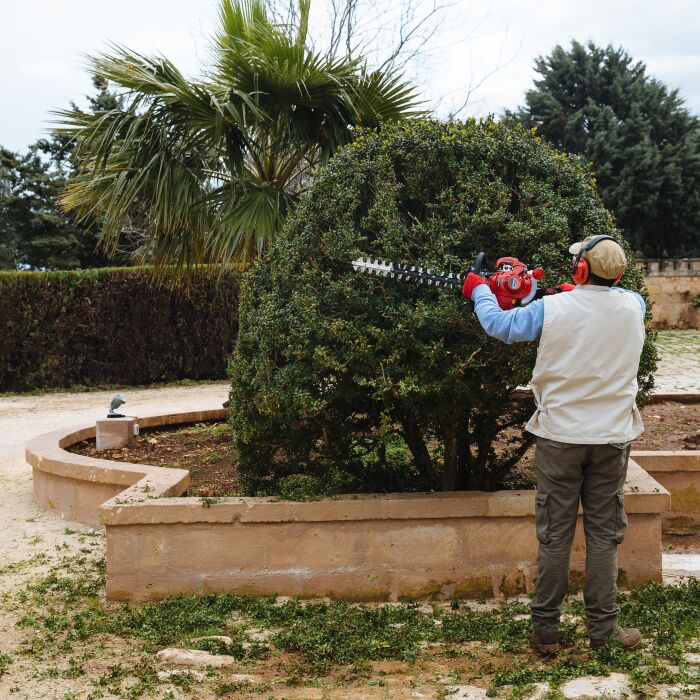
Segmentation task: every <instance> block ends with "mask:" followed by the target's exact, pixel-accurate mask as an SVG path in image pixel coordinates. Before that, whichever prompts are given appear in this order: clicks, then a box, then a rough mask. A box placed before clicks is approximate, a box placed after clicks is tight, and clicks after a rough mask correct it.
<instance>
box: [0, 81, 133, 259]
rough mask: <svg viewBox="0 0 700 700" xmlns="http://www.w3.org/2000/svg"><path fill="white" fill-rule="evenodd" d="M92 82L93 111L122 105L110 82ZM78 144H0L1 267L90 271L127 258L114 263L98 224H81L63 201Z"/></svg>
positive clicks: (54, 140)
mask: <svg viewBox="0 0 700 700" xmlns="http://www.w3.org/2000/svg"><path fill="white" fill-rule="evenodd" d="M93 84H94V86H95V88H96V89H97V91H98V92H97V95H95V96H89V97H88V101H89V104H90V108H91V110H92V112H93V113H94V114H98V113H99V112H101V111H104V110H107V109H116V108H117V107H118V106H119V104H120V103H119V99H118V98H117V97H116V96H115V95H114V94H113V93H111V92H109V90H108V87H107V83H106V82H105V81H103V80H100V79H98V78H95V79H94V80H93ZM73 109H74V110H77V111H79V112H80V110H79V109H78V107H77V106H75V105H73ZM81 113H82V112H81ZM74 145H75V144H74V142H73V141H72V140H71V139H70V138H68V137H65V136H52V137H51V138H49V139H40V140H39V141H37V142H36V143H35V144H34V145H33V146H31V147H30V148H29V149H28V151H27V152H26V153H23V154H19V153H13V152H12V151H9V150H7V149H4V148H0V269H9V270H15V269H17V267H18V266H19V265H22V266H29V267H31V268H34V269H41V268H48V269H52V270H71V269H76V268H83V269H85V268H91V267H102V266H105V265H108V264H111V265H114V264H115V262H117V261H119V260H121V259H122V257H125V256H122V254H121V253H120V254H119V255H118V256H117V257H116V258H115V259H113V260H111V261H110V260H109V259H108V258H107V256H106V255H104V254H103V253H101V252H99V251H98V250H97V230H95V227H92V228H89V227H88V226H86V225H84V224H79V223H77V222H76V221H75V220H74V219H73V217H72V216H70V215H69V214H67V213H66V212H65V211H64V210H63V209H62V208H61V207H60V206H59V204H58V199H59V196H60V194H61V193H62V191H63V190H64V188H65V186H66V178H67V177H68V176H69V174H70V169H71V168H70V155H71V153H72V151H73V149H74ZM122 238H124V237H123V236H122Z"/></svg>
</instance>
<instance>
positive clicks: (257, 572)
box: [26, 409, 670, 602]
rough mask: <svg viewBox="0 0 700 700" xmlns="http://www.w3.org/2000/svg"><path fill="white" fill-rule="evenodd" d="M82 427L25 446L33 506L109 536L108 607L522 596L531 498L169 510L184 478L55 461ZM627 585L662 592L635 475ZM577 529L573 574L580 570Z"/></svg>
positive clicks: (190, 503)
mask: <svg viewBox="0 0 700 700" xmlns="http://www.w3.org/2000/svg"><path fill="white" fill-rule="evenodd" d="M225 415H226V412H225V410H223V409H218V410H213V411H194V412H187V413H180V414H171V415H166V416H152V417H149V418H141V419H140V420H139V423H140V425H141V426H143V427H144V428H147V427H156V426H162V425H176V424H183V423H192V422H199V421H204V420H212V419H220V418H223V417H225ZM94 430H95V429H94V427H83V428H78V429H74V430H73V431H71V432H70V433H68V434H66V432H65V430H63V431H54V432H51V433H48V434H46V435H42V436H40V437H38V438H35V439H34V440H32V441H31V442H30V443H29V444H28V445H27V450H26V454H27V461H28V462H29V463H30V464H31V465H32V467H33V474H34V493H35V497H36V499H37V501H38V502H39V503H42V504H44V505H47V506H50V507H53V508H57V509H58V510H60V511H61V513H62V514H64V515H66V516H67V517H71V518H75V519H78V520H82V521H84V522H87V523H90V524H96V523H97V522H98V520H99V522H101V523H102V524H103V525H104V526H105V528H106V534H107V595H108V597H109V598H111V599H117V600H129V601H134V602H138V601H143V600H148V599H155V598H162V597H164V596H167V595H172V594H176V593H183V592H194V593H211V592H235V593H240V594H256V595H268V594H272V593H277V594H281V595H297V596H303V597H313V596H329V597H344V598H351V599H355V600H371V599H377V600H387V599H389V600H397V599H402V598H423V597H433V598H434V597H441V598H451V597H453V596H457V597H492V596H503V595H515V594H517V593H520V592H524V591H529V590H531V588H532V581H533V576H534V562H535V557H536V552H537V542H536V540H535V536H534V527H533V521H534V493H535V492H534V491H496V492H492V493H484V492H479V491H462V492H449V493H444V492H443V493H403V494H387V495H380V494H361V495H344V496H342V497H338V498H329V499H323V500H319V501H310V502H291V501H280V500H278V499H275V498H224V499H202V498H194V497H178V496H180V495H181V494H182V493H184V492H185V490H186V489H187V486H188V481H189V474H188V472H187V471H185V470H182V469H169V468H164V467H152V466H147V465H140V464H126V463H120V462H110V461H108V460H102V459H94V458H90V457H84V456H82V455H77V454H72V453H69V452H66V451H65V450H64V449H63V448H65V447H68V446H70V445H72V444H75V443H76V442H79V441H81V440H84V439H86V438H89V437H92V436H94ZM625 498H626V510H627V512H628V516H629V520H630V528H629V530H628V535H627V537H626V539H625V542H624V543H623V545H622V546H621V548H620V571H621V577H622V581H621V583H623V584H625V585H636V584H639V583H642V582H645V581H652V580H653V581H659V580H661V514H662V513H663V512H664V511H666V510H667V509H668V508H669V505H670V503H669V502H670V498H669V494H668V492H667V491H666V490H665V489H664V488H663V487H662V486H661V485H660V484H659V483H657V482H656V481H654V479H652V477H651V476H649V474H647V473H646V472H645V471H644V470H643V469H642V468H641V467H640V466H639V465H638V464H637V463H636V462H634V461H631V462H630V469H629V474H628V480H627V483H626V487H625ZM581 530H582V528H580V527H579V528H578V533H577V536H576V540H575V543H574V549H573V553H572V567H573V568H574V569H575V570H579V571H580V570H582V569H583V565H584V551H583V541H582V539H583V538H582V534H581Z"/></svg>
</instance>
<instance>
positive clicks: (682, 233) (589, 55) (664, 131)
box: [508, 41, 700, 257]
mask: <svg viewBox="0 0 700 700" xmlns="http://www.w3.org/2000/svg"><path fill="white" fill-rule="evenodd" d="M536 70H537V72H538V73H539V75H540V79H539V80H536V81H535V87H534V88H533V89H532V90H529V91H528V92H527V93H526V96H525V106H523V107H520V108H519V109H518V110H517V111H516V112H515V113H508V117H510V118H515V119H517V120H519V121H520V122H522V123H523V124H525V125H526V126H528V127H536V128H537V131H538V133H539V134H541V135H542V136H543V137H545V138H546V139H547V140H548V141H550V142H551V143H552V144H554V145H555V146H557V147H558V148H560V149H562V150H565V151H568V152H571V153H578V154H580V155H581V157H582V159H584V160H585V161H586V162H591V163H592V168H593V170H594V172H595V176H596V179H597V184H598V187H599V189H600V192H601V195H602V197H603V201H604V203H605V205H606V206H607V207H608V208H609V209H612V210H613V212H614V213H615V214H616V217H617V223H618V226H620V228H621V229H622V231H623V234H624V235H625V237H626V238H627V240H628V241H629V242H630V245H631V246H632V248H633V249H634V250H635V251H636V252H637V253H638V254H641V255H642V256H645V257H665V256H670V257H674V256H697V255H700V120H699V119H698V117H697V116H695V115H693V114H691V113H690V111H689V110H688V109H687V108H686V107H685V106H684V103H683V100H682V98H681V97H680V96H679V94H678V90H669V89H668V88H667V87H666V86H665V85H664V84H663V83H661V82H660V81H658V80H656V79H654V78H652V77H649V76H648V75H647V73H646V67H645V65H644V63H643V62H641V61H637V62H635V61H634V60H633V59H632V57H631V56H630V55H629V54H628V53H627V52H626V51H625V50H624V49H622V48H614V47H612V46H607V47H606V48H601V47H598V46H596V45H595V44H593V43H591V42H589V43H588V44H587V45H586V46H584V45H582V44H580V43H578V42H576V41H574V42H572V45H571V48H570V49H569V50H568V51H567V50H566V49H564V48H562V47H561V46H557V47H555V48H554V50H553V51H552V53H551V54H550V55H549V56H546V57H540V58H538V59H537V61H536Z"/></svg>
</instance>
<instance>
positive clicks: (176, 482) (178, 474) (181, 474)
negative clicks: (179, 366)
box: [25, 409, 227, 525]
mask: <svg viewBox="0 0 700 700" xmlns="http://www.w3.org/2000/svg"><path fill="white" fill-rule="evenodd" d="M226 416H227V412H226V410H225V409H213V410H204V411H188V412H186V413H171V414H166V415H156V416H148V417H146V418H139V426H140V427H142V428H157V427H162V426H166V425H182V424H187V423H198V422H201V421H209V420H217V419H225V418H226ZM67 430H68V432H66V431H67ZM94 437H95V426H94V425H92V426H88V427H85V426H81V427H77V428H73V429H66V428H62V429H60V430H53V431H51V432H50V433H44V434H43V435H39V436H37V437H35V438H33V439H32V440H30V441H29V442H28V443H27V445H26V448H25V456H26V460H27V462H28V463H29V464H30V465H31V466H32V468H33V475H34V497H35V499H36V500H37V502H38V503H40V504H41V505H45V506H48V507H49V508H53V509H54V510H58V511H59V512H60V514H61V516H62V517H64V518H68V519H71V520H79V521H80V522H84V523H87V524H88V525H99V524H100V506H101V505H102V504H103V503H105V502H107V501H109V500H110V499H111V498H113V497H114V496H117V495H120V498H127V497H129V495H130V494H133V492H134V488H136V493H139V494H143V493H144V489H145V492H148V493H149V494H150V495H151V496H154V497H155V496H179V495H181V494H183V493H184V492H185V491H186V490H187V487H188V486H189V482H190V474H189V472H188V471H187V470H186V469H169V468H167V467H154V466H150V465H148V464H130V463H129V462H113V461H111V460H108V459H98V458H96V457H84V456H83V455H79V454H74V453H72V452H66V450H65V448H67V447H70V446H71V445H75V444H76V443H78V442H82V441H83V440H89V439H90V438H94ZM142 480H143V482H144V483H141V481H142ZM128 487H132V488H128Z"/></svg>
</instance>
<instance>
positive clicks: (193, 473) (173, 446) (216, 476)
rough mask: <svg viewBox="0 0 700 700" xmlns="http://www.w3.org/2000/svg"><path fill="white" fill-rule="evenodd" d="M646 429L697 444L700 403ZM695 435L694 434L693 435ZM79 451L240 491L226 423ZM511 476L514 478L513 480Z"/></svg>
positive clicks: (211, 489) (194, 483)
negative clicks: (177, 471) (177, 470)
mask: <svg viewBox="0 0 700 700" xmlns="http://www.w3.org/2000/svg"><path fill="white" fill-rule="evenodd" d="M642 416H643V418H644V426H645V431H644V433H643V434H642V435H641V436H640V437H639V438H638V439H637V440H635V442H634V445H633V449H636V450H682V449H697V448H698V446H699V445H698V443H697V442H696V440H697V435H698V426H700V404H697V403H696V404H688V403H676V402H670V401H669V402H664V403H658V404H652V405H650V406H645V407H644V408H643V409H642ZM693 438H695V439H693ZM72 451H73V452H79V453H80V454H83V455H87V456H91V457H100V458H103V459H111V460H114V461H116V462H132V463H137V464H152V465H155V466H160V467H177V468H180V469H188V470H189V472H190V478H191V481H190V489H189V492H188V495H194V496H208V497H219V496H230V495H234V494H236V493H238V492H239V486H238V483H237V475H236V462H235V455H234V454H233V450H232V448H231V440H230V433H229V426H228V424H226V423H220V422H219V423H198V424H196V425H191V426H187V427H184V428H183V427H178V428H171V429H165V430H164V429H159V430H154V431H143V433H142V434H141V435H139V436H138V437H137V438H135V439H134V441H133V442H132V443H131V444H130V445H129V446H128V447H124V448H121V449H118V450H104V451H101V452H98V451H97V450H96V449H95V441H94V440H87V441H85V442H81V443H78V444H77V445H74V446H73V448H72ZM533 461H534V460H533V449H531V450H530V451H529V452H528V453H527V454H526V455H525V456H524V457H523V459H522V461H521V464H520V466H519V468H518V470H517V472H516V473H515V474H514V475H513V477H514V478H513V479H512V486H513V487H514V488H527V485H528V483H532V480H533V474H532V464H533ZM509 481H510V480H509Z"/></svg>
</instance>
